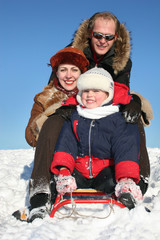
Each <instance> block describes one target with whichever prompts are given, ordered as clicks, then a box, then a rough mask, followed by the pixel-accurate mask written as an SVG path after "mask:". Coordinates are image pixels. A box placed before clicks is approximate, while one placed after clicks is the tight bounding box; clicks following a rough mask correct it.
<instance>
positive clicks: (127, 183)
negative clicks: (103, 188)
mask: <svg viewBox="0 0 160 240" xmlns="http://www.w3.org/2000/svg"><path fill="white" fill-rule="evenodd" d="M123 193H130V194H131V195H132V196H133V197H134V199H135V201H136V202H139V201H141V200H142V199H143V196H142V192H141V189H140V187H139V186H137V185H136V183H135V182H134V181H133V179H131V178H121V179H120V181H119V182H118V183H117V185H116V187H115V195H116V197H118V198H120V197H121V195H122V194H123Z"/></svg>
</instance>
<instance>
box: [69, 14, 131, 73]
mask: <svg viewBox="0 0 160 240" xmlns="http://www.w3.org/2000/svg"><path fill="white" fill-rule="evenodd" d="M88 23H89V19H87V20H84V21H83V22H82V24H81V25H80V26H79V28H78V30H77V31H76V32H75V34H74V38H73V43H72V45H73V46H74V47H75V48H79V49H81V50H82V51H84V49H85V48H86V47H88V46H89V35H88ZM130 49H131V44H130V33H129V32H128V31H127V29H126V27H125V25H124V24H120V30H119V35H118V37H117V40H116V43H115V49H114V52H115V56H114V58H113V64H112V67H113V69H114V72H115V74H117V73H118V72H119V71H121V70H123V69H124V67H125V66H126V64H127V62H128V59H129V57H130Z"/></svg>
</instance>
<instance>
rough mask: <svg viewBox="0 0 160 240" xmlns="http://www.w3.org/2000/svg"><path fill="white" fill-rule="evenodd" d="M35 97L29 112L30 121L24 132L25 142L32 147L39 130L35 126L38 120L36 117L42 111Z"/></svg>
mask: <svg viewBox="0 0 160 240" xmlns="http://www.w3.org/2000/svg"><path fill="white" fill-rule="evenodd" d="M37 96H38V94H37V95H36V96H35V98H34V104H33V107H32V110H31V115H30V119H29V121H28V124H27V127H26V130H25V138H26V141H27V143H28V144H29V145H30V146H32V147H35V146H36V141H37V136H38V135H39V129H38V126H37V124H36V120H37V119H38V116H39V115H40V114H41V113H42V112H43V111H44V108H43V106H42V104H41V103H40V102H39V101H37Z"/></svg>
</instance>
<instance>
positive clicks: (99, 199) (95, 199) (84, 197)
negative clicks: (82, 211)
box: [50, 189, 125, 218]
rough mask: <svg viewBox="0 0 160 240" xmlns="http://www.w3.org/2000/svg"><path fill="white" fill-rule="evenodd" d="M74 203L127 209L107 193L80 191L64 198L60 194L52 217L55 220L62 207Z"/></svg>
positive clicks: (67, 194)
mask: <svg viewBox="0 0 160 240" xmlns="http://www.w3.org/2000/svg"><path fill="white" fill-rule="evenodd" d="M73 203H74V204H90V203H95V204H97V203H106V204H112V205H117V206H119V207H120V208H125V206H124V205H123V204H122V203H121V202H119V201H118V200H116V199H115V198H114V196H110V197H109V196H108V195H107V194H106V193H104V192H101V191H97V190H94V189H78V190H76V191H74V192H73V193H71V194H69V193H66V194H65V195H64V197H63V196H61V195H59V194H58V195H57V198H56V201H55V203H54V205H53V209H52V211H51V214H50V217H51V218H53V217H54V215H55V213H56V211H57V210H58V209H60V208H61V207H63V206H65V205H68V204H73Z"/></svg>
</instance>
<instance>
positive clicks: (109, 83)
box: [77, 67, 114, 105]
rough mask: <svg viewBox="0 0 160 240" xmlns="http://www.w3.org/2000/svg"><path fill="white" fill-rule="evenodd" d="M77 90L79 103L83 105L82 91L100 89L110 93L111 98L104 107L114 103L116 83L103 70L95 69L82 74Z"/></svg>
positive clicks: (109, 97)
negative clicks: (111, 102)
mask: <svg viewBox="0 0 160 240" xmlns="http://www.w3.org/2000/svg"><path fill="white" fill-rule="evenodd" d="M77 88H78V90H79V92H78V94H77V101H78V102H79V103H80V104H81V105H83V104H82V101H81V95H82V91H84V90H87V89H99V90H102V91H104V92H108V93H109V96H108V98H107V99H106V100H105V102H103V105H104V104H106V103H109V102H110V101H112V99H113V95H114V81H113V79H112V76H111V75H110V73H109V72H107V71H106V70H104V69H103V68H97V67H95V68H92V69H90V70H88V71H87V72H85V73H83V74H81V75H80V77H79V78H78V81H77Z"/></svg>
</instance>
